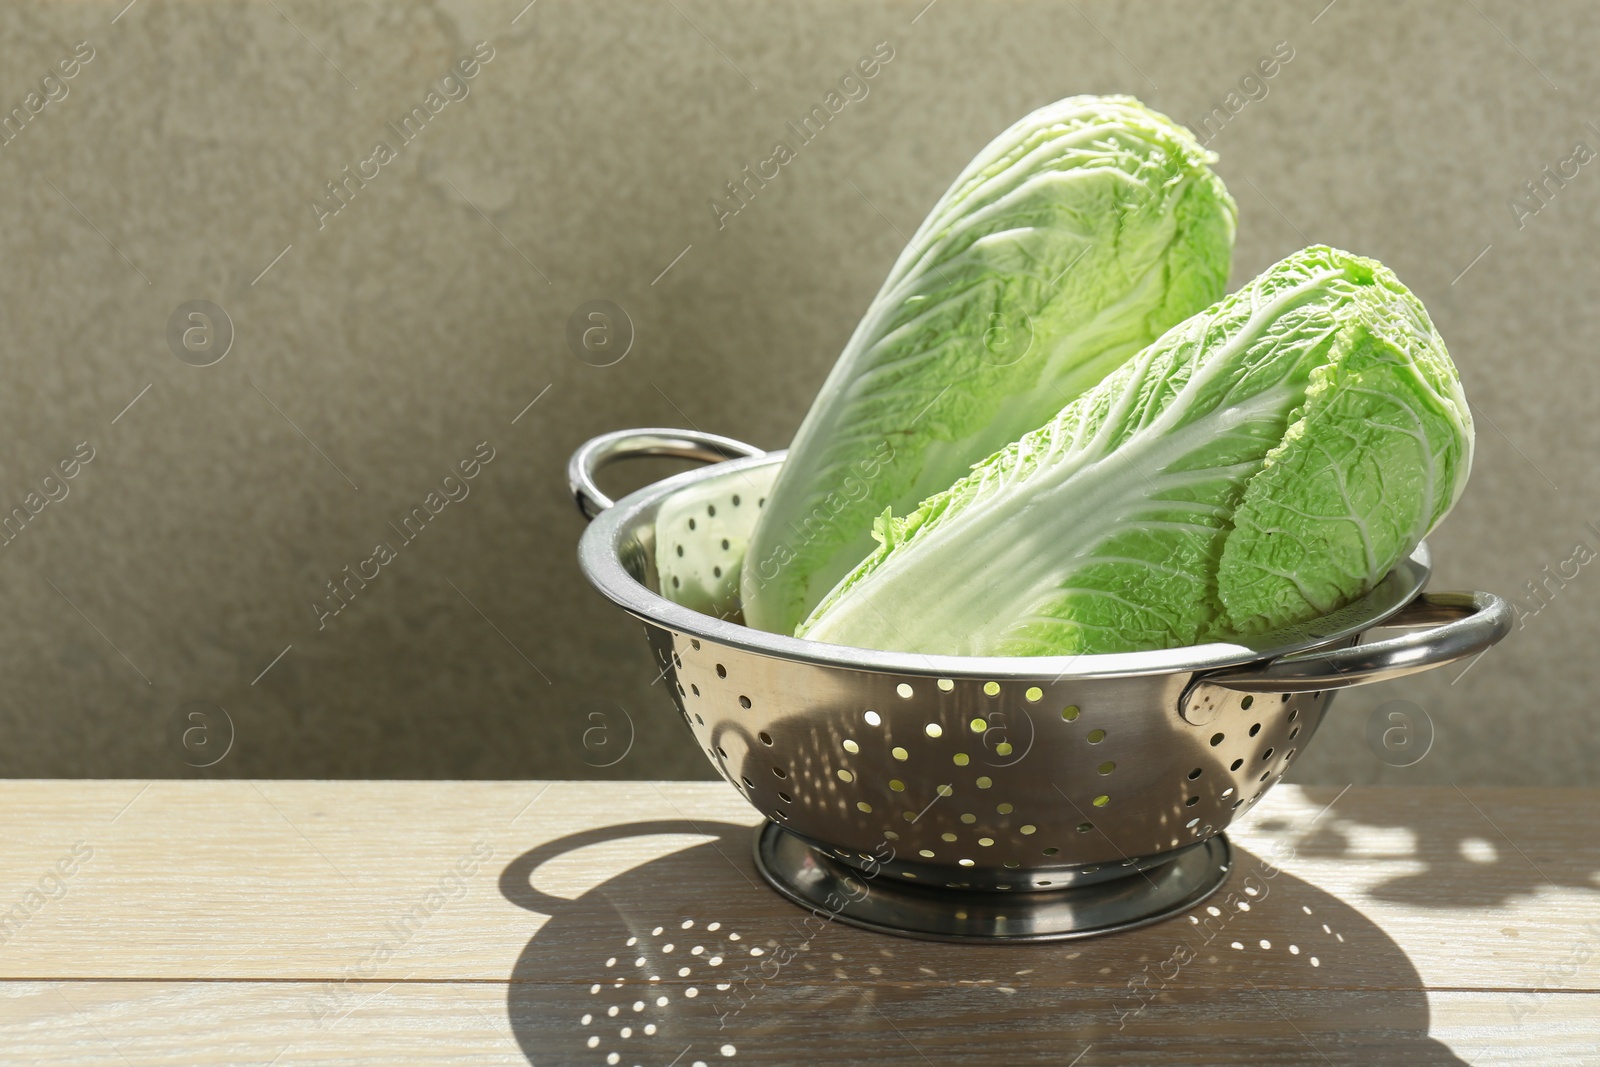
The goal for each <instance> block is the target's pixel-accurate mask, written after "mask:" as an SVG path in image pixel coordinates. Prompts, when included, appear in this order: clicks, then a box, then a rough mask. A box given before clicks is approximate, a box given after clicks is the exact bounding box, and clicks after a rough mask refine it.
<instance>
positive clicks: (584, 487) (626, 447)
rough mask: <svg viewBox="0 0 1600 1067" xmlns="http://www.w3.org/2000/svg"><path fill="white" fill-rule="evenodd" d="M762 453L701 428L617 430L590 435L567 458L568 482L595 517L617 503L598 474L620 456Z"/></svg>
mask: <svg viewBox="0 0 1600 1067" xmlns="http://www.w3.org/2000/svg"><path fill="white" fill-rule="evenodd" d="M761 455H765V453H764V452H762V451H761V449H759V448H756V447H755V446H754V445H747V444H745V443H744V442H743V441H735V440H734V439H733V438H731V437H720V436H718V435H717V434H714V433H701V432H700V431H699V430H670V429H659V428H652V429H644V430H613V431H612V432H611V433H603V434H601V435H600V436H599V437H593V438H590V439H589V440H588V441H585V442H584V443H583V446H582V447H581V448H579V449H578V450H577V451H576V452H574V453H573V454H572V459H570V460H568V461H567V485H568V487H569V488H571V490H572V499H574V500H576V501H577V502H578V510H579V511H581V512H583V517H584V518H586V519H592V518H594V517H595V516H596V515H598V514H600V513H601V512H602V511H604V510H605V509H606V508H609V507H610V506H611V505H612V504H614V503H616V501H614V500H612V499H611V498H610V497H609V496H607V495H606V494H605V493H604V492H602V491H601V489H600V486H599V485H597V484H595V480H594V478H595V475H596V474H598V473H599V472H600V468H601V467H605V466H608V465H610V464H612V463H615V462H616V461H617V460H619V459H638V458H640V457H642V456H674V457H676V458H678V459H697V460H700V461H701V462H702V463H721V462H722V461H723V460H725V459H738V458H740V457H741V456H761Z"/></svg>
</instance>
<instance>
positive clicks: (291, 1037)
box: [0, 781, 1600, 1067]
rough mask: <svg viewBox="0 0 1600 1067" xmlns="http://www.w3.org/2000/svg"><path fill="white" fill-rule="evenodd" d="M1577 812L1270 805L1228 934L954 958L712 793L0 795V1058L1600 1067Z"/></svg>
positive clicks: (1595, 949) (1456, 797) (1595, 825)
mask: <svg viewBox="0 0 1600 1067" xmlns="http://www.w3.org/2000/svg"><path fill="white" fill-rule="evenodd" d="M1597 802H1600V792H1597V791H1594V790H1563V789H1469V790H1466V791H1460V790H1456V789H1450V788H1441V789H1422V788H1417V789H1379V788H1351V789H1349V790H1347V791H1344V792H1342V793H1341V792H1340V791H1339V790H1336V789H1304V790H1302V789H1300V788H1297V787H1293V786H1283V787H1280V788H1278V789H1276V790H1274V791H1273V792H1272V793H1271V794H1269V796H1268V797H1267V799H1266V800H1264V801H1263V802H1262V805H1261V807H1260V808H1259V809H1258V810H1257V811H1256V812H1255V813H1254V814H1253V815H1252V816H1251V817H1250V818H1249V819H1248V820H1247V821H1246V822H1245V823H1243V824H1242V825H1241V826H1240V827H1238V828H1237V829H1236V830H1235V831H1234V832H1233V834H1232V837H1233V840H1234V843H1235V845H1236V847H1237V848H1238V850H1239V851H1238V858H1239V862H1238V863H1237V864H1236V866H1235V871H1234V874H1233V876H1232V879H1233V880H1232V881H1231V882H1230V884H1229V885H1228V886H1225V887H1224V889H1223V891H1222V894H1221V895H1219V896H1218V897H1214V898H1213V901H1212V904H1213V905H1215V904H1219V903H1222V902H1223V901H1225V900H1226V899H1227V896H1226V895H1227V894H1228V893H1230V892H1232V893H1234V894H1235V897H1234V899H1235V900H1243V901H1246V902H1248V903H1250V908H1249V909H1248V910H1247V911H1240V910H1238V909H1237V908H1236V907H1232V906H1229V907H1228V908H1227V909H1226V910H1222V909H1219V911H1220V915H1218V916H1212V915H1209V913H1206V912H1205V910H1204V909H1205V906H1202V907H1201V908H1200V909H1196V917H1197V918H1206V917H1209V918H1210V919H1211V920H1212V923H1211V925H1210V927H1202V926H1199V925H1196V924H1195V923H1194V922H1191V921H1190V920H1189V918H1188V917H1187V916H1185V917H1180V918H1178V919H1174V920H1171V921H1168V922H1165V923H1161V924H1159V925H1156V926H1153V927H1147V928H1145V929H1142V930H1138V931H1134V932H1131V933H1126V934H1120V935H1117V936H1114V937H1106V938H1099V939H1095V940H1089V941H1081V942H1075V943H1066V944H1055V945H1017V946H1001V947H971V946H956V945H944V944H933V943H926V942H918V941H910V940H904V939H900V938H893V937H885V936H880V935H876V934H870V933H866V932H863V931H859V930H855V929H851V928H849V927H843V926H839V925H832V926H828V927H826V928H824V929H823V930H822V931H821V932H819V933H816V934H814V935H808V933H807V928H806V927H803V926H802V924H801V920H802V919H803V918H804V917H805V914H806V913H804V912H802V911H801V910H799V909H798V908H796V907H795V906H793V905H792V904H789V903H787V902H785V901H784V900H782V899H780V898H779V897H778V896H776V895H775V894H774V893H773V892H772V891H770V890H769V889H767V888H766V886H765V885H764V884H763V883H762V882H761V881H760V879H759V878H758V876H757V875H756V874H755V872H754V870H753V868H752V866H751V861H750V849H749V841H750V828H751V827H752V826H753V825H754V824H755V823H756V821H757V816H756V815H755V813H754V812H753V811H751V810H750V809H748V808H747V807H746V806H745V805H744V802H743V801H742V800H741V799H740V798H739V797H738V795H737V794H735V793H734V791H733V790H731V789H729V788H728V787H727V786H725V785H723V784H721V783H682V782H677V783H673V782H627V783H596V782H589V783H577V782H551V783H541V782H491V783H469V782H222V781H210V782H177V781H157V782H153V783H143V782H72V781H67V782H5V783H0V811H3V812H4V815H5V820H4V825H5V834H4V840H3V841H0V872H3V873H0V909H7V910H0V1062H4V1063H26V1064H74V1065H77V1064H111V1065H125V1064H134V1065H143V1064H278V1065H282V1067H289V1065H304V1064H383V1065H394V1064H403V1063H422V1062H433V1063H452V1064H491V1063H492V1064H512V1065H516V1064H527V1063H534V1064H538V1065H540V1067H545V1065H567V1064H574V1065H577V1064H606V1063H620V1064H625V1065H626V1064H644V1065H656V1067H667V1065H669V1064H670V1065H672V1067H691V1065H692V1064H695V1063H704V1064H707V1065H719V1064H721V1065H728V1067H736V1065H739V1064H812V1063H816V1064H844V1063H873V1064H879V1065H893V1064H962V1065H968V1064H980V1063H997V1064H998V1063H1003V1064H1008V1065H1009V1064H1017V1063H1038V1064H1052V1065H1067V1064H1076V1065H1078V1067H1098V1065H1104V1064H1129V1065H1132V1064H1140V1065H1148V1064H1169V1063H1170V1064H1190V1063H1194V1064H1199V1063H1207V1064H1273V1065H1281V1064H1302V1063H1303V1064H1340V1065H1343V1064H1352V1065H1355V1064H1359V1065H1362V1067H1369V1065H1373V1064H1387V1063H1405V1064H1408V1065H1410V1064H1435V1063H1439V1064H1443V1063H1473V1064H1490V1063H1527V1064H1539V1065H1541V1067H1550V1065H1553V1064H1594V1063H1600V833H1597V832H1596V831H1597V830H1600V818H1597V815H1596V812H1597V810H1600V805H1597ZM1276 868H1281V871H1279V872H1278V873H1277V875H1276V877H1274V878H1272V879H1270V881H1260V880H1259V878H1258V881H1257V883H1256V884H1259V885H1264V886H1266V887H1267V890H1266V891H1265V892H1260V893H1258V894H1257V895H1256V896H1255V897H1248V896H1245V895H1243V893H1242V889H1243V886H1244V884H1245V881H1244V880H1245V879H1246V878H1249V877H1251V875H1252V873H1253V872H1254V873H1256V874H1257V875H1259V874H1260V873H1261V872H1263V871H1265V870H1273V869H1276ZM669 945H670V946H671V947H670V949H669V948H668V946H669ZM636 960H643V961H644V962H643V963H638V964H636ZM779 960H785V961H786V962H784V963H781V964H780V963H779V962H778V961H779ZM719 986H720V987H722V988H719ZM735 991H738V992H739V995H738V996H736V995H735ZM612 1054H615V1058H609V1057H611V1056H612Z"/></svg>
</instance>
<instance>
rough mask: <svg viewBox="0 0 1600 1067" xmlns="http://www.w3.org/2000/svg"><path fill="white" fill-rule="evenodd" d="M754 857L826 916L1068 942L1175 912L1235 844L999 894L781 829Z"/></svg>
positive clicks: (928, 933) (924, 930) (1192, 899)
mask: <svg viewBox="0 0 1600 1067" xmlns="http://www.w3.org/2000/svg"><path fill="white" fill-rule="evenodd" d="M755 864H756V869H757V870H758V871H760V872H761V876H762V877H763V878H765V879H766V880H767V882H768V883H770V884H771V885H772V887H773V888H774V889H776V890H777V891H778V892H779V893H781V894H782V895H783V896H785V897H787V898H788V899H789V900H791V901H793V902H794V903H796V904H798V905H800V906H801V907H802V908H805V909H806V910H808V911H811V912H813V913H814V914H817V915H819V916H822V917H824V918H829V917H831V918H833V919H837V920H838V921H840V922H843V923H849V924H850V925H852V926H859V927H862V928H863V929H867V930H876V931H878V932H879V933H885V934H895V935H897V936H900V937H914V938H920V939H923V940H928V941H957V942H962V941H972V942H983V943H989V944H994V943H998V942H1032V941H1068V940H1072V939H1074V938H1080V937H1095V936H1097V935H1100V934H1109V933H1114V932H1115V931H1118V930H1128V929H1132V928H1133V927H1136V926H1144V925H1146V924H1148V923H1153V922H1159V921H1160V920H1162V919H1165V918H1169V917H1171V916H1173V915H1177V914H1179V913H1180V912H1183V911H1185V910H1187V909H1189V908H1192V907H1194V906H1195V905H1196V904H1199V903H1200V902H1201V901H1203V900H1205V899H1206V898H1207V897H1209V896H1210V895H1211V894H1212V893H1214V892H1216V891H1217V889H1218V888H1219V887H1220V886H1221V885H1222V883H1223V882H1224V881H1226V880H1227V877H1228V872H1229V870H1230V869H1231V868H1232V866H1233V848H1232V846H1231V845H1229V843H1228V839H1227V837H1226V836H1225V835H1223V834H1220V833H1219V834H1217V835H1216V836H1214V837H1212V838H1209V839H1208V840H1206V841H1204V842H1202V843H1201V844H1199V845H1197V846H1193V847H1191V848H1188V849H1186V850H1185V851H1184V852H1182V853H1181V854H1179V855H1177V856H1175V857H1174V858H1173V859H1172V861H1171V862H1169V863H1164V864H1161V865H1159V866H1155V867H1150V868H1147V869H1146V870H1144V871H1142V872H1139V873H1135V874H1131V875H1129V876H1128V877H1126V878H1119V879H1116V880H1114V881H1110V882H1098V883H1095V884H1093V885H1085V886H1076V887H1070V888H1066V889H1048V890H1030V891H995V890H977V891H974V890H964V889H943V888H934V887H930V886H922V885H908V884H906V883H904V882H901V881H898V880H894V881H891V880H890V879H891V876H890V875H888V874H880V875H878V876H877V877H873V878H869V877H867V876H866V875H865V874H863V873H862V872H860V871H857V870H855V869H853V868H851V867H847V866H846V865H844V864H843V863H840V862H839V861H838V860H837V859H835V858H834V857H832V856H830V855H828V854H827V853H825V852H823V851H821V850H820V849H817V848H814V847H813V846H811V845H810V844H808V843H807V842H805V841H804V840H802V839H801V838H799V837H797V836H796V835H794V834H792V833H790V832H789V831H787V830H785V829H783V828H782V827H781V826H778V825H777V824H776V823H772V822H768V823H765V824H764V825H762V826H761V827H760V829H758V830H757V831H756V836H755Z"/></svg>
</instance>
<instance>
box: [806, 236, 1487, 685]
mask: <svg viewBox="0 0 1600 1067" xmlns="http://www.w3.org/2000/svg"><path fill="white" fill-rule="evenodd" d="M1472 445H1473V434H1472V421H1471V414H1470V412H1469V410H1468V407H1467V401H1466V397H1465V396H1464V395H1463V393H1462V391H1461V384H1460V381H1459V379H1458V377H1457V374H1456V369H1455V366H1454V365H1453V364H1452V363H1451V361H1450V356H1449V354H1448V353H1447V352H1446V351H1445V347H1444V342H1443V340H1442V339H1441V338H1440V337H1439V334H1438V332H1437V331H1436V330H1435V329H1434V327H1433V324H1432V323H1431V322H1430V321H1429V319H1428V316H1427V312H1426V311H1425V310H1424V309H1423V307H1422V304H1421V303H1420V302H1419V301H1418V300H1417V299H1416V298H1415V297H1414V296H1412V295H1411V293H1409V292H1408V291H1407V290H1406V289H1405V287H1404V286H1402V285H1401V284H1400V282H1399V280H1398V279H1396V278H1395V276H1394V274H1393V273H1392V272H1391V271H1389V270H1388V268H1386V267H1384V266H1383V265H1382V264H1379V263H1377V262H1374V261H1373V260H1369V259H1362V258H1360V257H1358V256H1353V255H1350V254H1349V253H1346V252H1340V251H1337V250H1335V249H1330V248H1323V247H1316V248H1308V249H1305V250H1304V251H1301V252H1297V253H1295V254H1294V255H1292V256H1289V257H1288V258H1287V259H1284V260H1283V261H1282V262H1280V263H1278V264H1276V265H1275V266H1273V267H1271V268H1270V269H1269V270H1267V271H1266V272H1265V273H1264V274H1262V275H1261V276H1260V277H1258V278H1256V279H1255V280H1254V281H1252V282H1250V283H1249V284H1248V285H1246V286H1245V287H1244V288H1243V289H1241V290H1240V291H1239V292H1237V293H1235V294H1234V295H1232V296H1230V297H1228V298H1227V299H1225V300H1223V301H1221V302H1220V303H1218V304H1217V305H1215V306H1214V307H1212V308H1210V309H1208V310H1206V311H1204V312H1202V313H1201V314H1198V315H1196V316H1194V317H1193V318H1191V319H1189V320H1188V321H1187V322H1184V323H1182V324H1180V325H1178V326H1177V327H1175V328H1173V329H1172V330H1171V331H1169V332H1168V333H1167V334H1165V335H1164V336H1163V337H1161V338H1160V339H1159V340H1158V341H1156V342H1155V343H1154V344H1152V345H1151V346H1149V347H1148V348H1147V349H1145V350H1144V351H1143V352H1141V353H1140V354H1139V355H1138V356H1136V357H1135V358H1134V359H1132V360H1130V361H1129V362H1128V364H1127V365H1126V366H1124V367H1123V368H1121V369H1120V370H1118V371H1117V372H1115V373H1113V374H1112V375H1110V376H1109V377H1107V378H1106V379H1105V380H1104V381H1102V382H1101V383H1100V384H1099V385H1098V386H1097V387H1095V388H1094V389H1092V390H1091V391H1090V392H1088V393H1086V394H1084V395H1083V396H1081V397H1080V398H1078V399H1077V400H1076V401H1074V402H1073V403H1071V404H1069V405H1067V407H1066V408H1064V409H1063V410H1062V411H1061V412H1060V413H1059V415H1058V416H1057V417H1056V418H1055V419H1053V420H1052V421H1050V422H1049V423H1048V424H1046V425H1044V426H1042V427H1040V428H1039V429H1037V430H1035V431H1034V432H1032V433H1029V434H1027V435H1026V436H1024V437H1023V438H1022V439H1021V440H1019V441H1017V442H1015V443H1014V444H1012V445H1010V446H1008V447H1006V448H1005V449H1003V450H1001V451H999V452H998V453H996V454H995V455H993V456H991V457H990V458H989V459H988V460H986V461H984V462H983V463H982V464H979V465H978V466H976V467H975V468H974V469H973V471H972V473H971V474H969V475H968V476H967V477H965V478H963V479H961V480H960V481H958V482H956V483H955V484H954V485H953V486H951V487H950V488H949V489H948V490H946V491H945V492H942V493H939V494H937V495H935V496H932V497H930V498H929V499H927V500H926V501H924V502H923V503H922V505H921V506H920V507H919V508H917V509H916V510H915V511H913V512H912V513H911V514H909V515H907V516H905V517H904V518H896V517H894V516H893V515H892V514H890V513H888V512H885V513H884V514H883V515H882V516H881V517H880V518H879V520H878V522H877V524H876V534H875V536H877V537H878V539H879V541H880V544H879V547H878V549H877V551H876V552H874V553H873V554H872V555H871V556H869V557H868V558H867V559H866V560H864V561H863V562H862V563H861V565H860V566H859V567H857V568H856V570H855V571H854V572H852V573H851V574H850V575H849V576H847V577H846V578H845V579H844V580H843V581H842V582H840V583H839V585H838V586H837V587H835V589H834V590H833V591H832V592H831V593H830V594H829V596H828V597H827V598H826V599H825V600H824V601H823V603H822V604H821V605H820V606H819V607H818V609H817V610H816V612H815V613H814V614H813V615H812V616H811V617H810V618H809V619H808V620H807V621H806V622H805V623H804V624H803V625H802V626H801V627H800V628H799V629H798V631H797V632H798V634H799V635H800V636H803V637H807V638H811V639H813V640H817V641H827V642H831V643H834V644H844V645H854V646H857V647H863V648H876V649H883V650H890V651H907V652H922V653H929V654H933V653H945V654H952V655H1015V656H1040V655H1067V654H1079V653H1100V652H1129V651H1138V650H1142V649H1156V648H1173V647H1179V646H1183V645H1190V644H1194V643H1197V642H1201V641H1206V640H1216V639H1226V638H1227V637H1228V636H1230V635H1242V634H1254V633H1261V632H1266V631H1270V630H1274V629H1278V628H1281V627H1284V626H1288V625H1292V624H1295V623H1300V622H1304V621H1307V620H1309V619H1311V618H1315V617H1316V616H1319V615H1322V614H1325V613H1327V612H1329V611H1331V610H1333V609H1335V608H1338V607H1340V606H1342V605H1344V604H1346V603H1348V602H1349V601H1350V600H1352V599H1354V598H1355V597H1357V596H1359V595H1361V594H1363V593H1365V592H1367V591H1368V590H1370V589H1371V588H1372V586H1373V585H1374V584H1375V583H1376V582H1377V581H1378V580H1379V579H1380V578H1382V577H1383V575H1384V574H1385V573H1387V572H1388V570H1389V569H1390V568H1391V567H1393V566H1394V564H1395V563H1396V562H1397V561H1398V560H1399V559H1400V558H1401V557H1402V556H1404V555H1406V554H1407V553H1409V552H1410V551H1411V550H1412V549H1413V548H1414V547H1416V544H1417V542H1418V541H1420V540H1421V539H1422V538H1423V536H1425V535H1426V534H1427V532H1428V531H1429V530H1431V529H1432V528H1433V527H1434V525H1435V524H1437V523H1438V522H1439V520H1440V519H1442V518H1443V517H1444V515H1445V514H1446V513H1447V512H1448V511H1449V510H1450V508H1451V506H1452V505H1453V504H1454V503H1455V500H1456V498H1457V497H1458V496H1459V495H1460V493H1461V491H1462V488H1463V487H1464V486H1465V484H1466V479H1467V472H1468V469H1469V468H1470V466H1471V460H1472Z"/></svg>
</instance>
